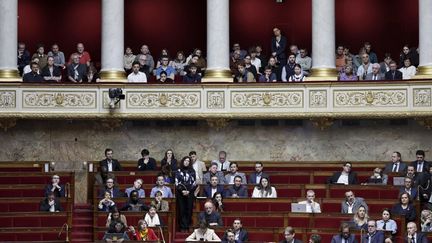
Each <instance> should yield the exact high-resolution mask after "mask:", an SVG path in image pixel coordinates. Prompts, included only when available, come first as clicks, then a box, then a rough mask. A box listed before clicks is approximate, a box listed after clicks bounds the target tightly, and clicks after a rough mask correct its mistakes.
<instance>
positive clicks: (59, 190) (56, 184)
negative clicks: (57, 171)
mask: <svg viewBox="0 0 432 243" xmlns="http://www.w3.org/2000/svg"><path fill="white" fill-rule="evenodd" d="M50 192H52V193H54V195H55V197H65V186H64V185H60V176H58V175H53V176H52V178H51V184H48V185H47V186H46V187H45V197H47V196H48V194H49V193H50Z"/></svg>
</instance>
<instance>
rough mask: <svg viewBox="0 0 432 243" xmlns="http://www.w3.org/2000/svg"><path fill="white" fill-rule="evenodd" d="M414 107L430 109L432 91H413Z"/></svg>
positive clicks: (424, 89) (419, 89)
mask: <svg viewBox="0 0 432 243" xmlns="http://www.w3.org/2000/svg"><path fill="white" fill-rule="evenodd" d="M413 93H414V102H413V104H414V106H415V107H430V106H431V89H427V88H418V89H413Z"/></svg>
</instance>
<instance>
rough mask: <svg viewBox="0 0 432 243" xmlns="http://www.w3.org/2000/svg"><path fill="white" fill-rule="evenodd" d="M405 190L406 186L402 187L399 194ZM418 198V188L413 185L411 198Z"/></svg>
mask: <svg viewBox="0 0 432 243" xmlns="http://www.w3.org/2000/svg"><path fill="white" fill-rule="evenodd" d="M403 192H405V187H401V188H400V189H399V194H402V193H403ZM416 198H417V188H415V187H411V199H412V200H415V199H416Z"/></svg>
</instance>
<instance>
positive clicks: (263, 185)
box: [252, 177, 277, 198]
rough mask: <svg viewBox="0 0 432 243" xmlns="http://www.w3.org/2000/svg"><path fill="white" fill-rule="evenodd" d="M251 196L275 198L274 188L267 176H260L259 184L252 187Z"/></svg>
mask: <svg viewBox="0 0 432 243" xmlns="http://www.w3.org/2000/svg"><path fill="white" fill-rule="evenodd" d="M252 197H253V198H254V197H255V198H260V197H261V198H277V193H276V189H275V188H274V187H273V186H270V182H269V179H268V178H267V177H261V180H260V182H259V184H258V185H257V186H256V187H255V188H254V190H253V193H252Z"/></svg>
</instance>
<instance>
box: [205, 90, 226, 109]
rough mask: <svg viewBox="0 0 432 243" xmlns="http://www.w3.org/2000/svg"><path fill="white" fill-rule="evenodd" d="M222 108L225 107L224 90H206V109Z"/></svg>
mask: <svg viewBox="0 0 432 243" xmlns="http://www.w3.org/2000/svg"><path fill="white" fill-rule="evenodd" d="M224 108H225V92H224V91H208V92H207V109H224Z"/></svg>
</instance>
